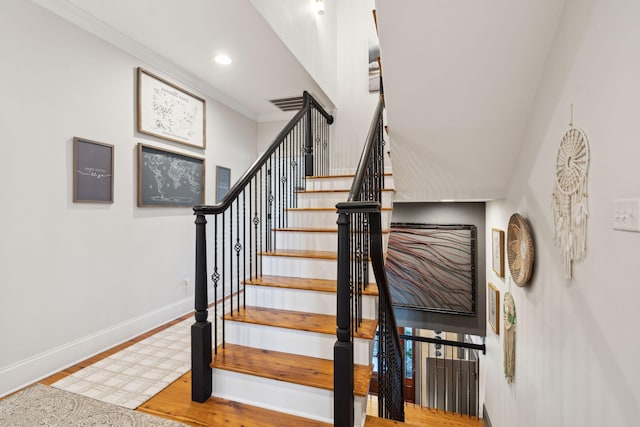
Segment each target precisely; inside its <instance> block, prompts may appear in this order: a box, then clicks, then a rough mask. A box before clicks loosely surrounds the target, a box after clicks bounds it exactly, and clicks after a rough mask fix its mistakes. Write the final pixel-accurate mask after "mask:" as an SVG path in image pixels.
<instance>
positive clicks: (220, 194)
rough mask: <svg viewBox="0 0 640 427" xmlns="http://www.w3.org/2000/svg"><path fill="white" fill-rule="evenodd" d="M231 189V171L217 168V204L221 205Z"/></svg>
mask: <svg viewBox="0 0 640 427" xmlns="http://www.w3.org/2000/svg"><path fill="white" fill-rule="evenodd" d="M229 188H231V169H229V168H225V167H224V166H216V203H220V202H221V201H222V199H224V196H226V195H227V193H228V192H229Z"/></svg>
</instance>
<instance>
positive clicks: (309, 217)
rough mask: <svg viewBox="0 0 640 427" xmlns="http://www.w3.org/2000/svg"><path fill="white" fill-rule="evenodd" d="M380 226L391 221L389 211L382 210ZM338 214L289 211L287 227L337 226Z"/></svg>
mask: <svg viewBox="0 0 640 427" xmlns="http://www.w3.org/2000/svg"><path fill="white" fill-rule="evenodd" d="M381 216H382V218H381V220H382V228H385V229H386V228H388V227H389V224H390V223H391V211H382V213H381ZM337 221H338V214H337V213H336V212H335V211H289V213H288V221H287V227H291V228H294V227H316V228H337Z"/></svg>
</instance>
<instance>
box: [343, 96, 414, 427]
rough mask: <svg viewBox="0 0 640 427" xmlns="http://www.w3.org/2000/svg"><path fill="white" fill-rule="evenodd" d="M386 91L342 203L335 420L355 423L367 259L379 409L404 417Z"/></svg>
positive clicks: (382, 414) (386, 415) (386, 414)
mask: <svg viewBox="0 0 640 427" xmlns="http://www.w3.org/2000/svg"><path fill="white" fill-rule="evenodd" d="M383 111H384V97H383V96H380V100H379V102H378V107H377V108H376V111H375V114H374V117H373V120H372V122H371V127H370V128H369V134H368V136H367V141H366V143H365V147H364V150H363V152H362V156H361V158H360V163H359V165H358V169H357V172H356V176H355V178H354V180H353V184H352V186H351V191H350V192H349V197H348V199H347V201H346V202H343V203H338V204H337V205H336V208H337V209H338V312H337V324H338V328H337V341H336V343H335V346H334V390H335V398H334V416H335V419H334V422H335V425H336V426H341V427H342V426H344V427H346V426H353V421H354V412H353V410H354V397H353V385H354V384H353V378H354V377H353V337H354V332H355V331H357V330H358V327H359V325H360V322H361V320H362V293H363V291H364V290H365V289H366V288H367V286H369V263H371V267H372V268H373V273H374V275H375V281H376V283H377V285H378V291H379V297H378V340H379V344H378V415H379V416H380V417H383V418H390V419H394V420H397V421H404V388H403V385H402V380H403V377H404V374H403V369H404V368H403V367H404V365H403V356H402V346H401V345H400V339H399V337H398V328H397V325H396V319H395V316H394V313H393V307H392V304H391V295H390V293H389V287H388V284H387V276H386V273H385V269H384V254H383V244H382V225H381V222H382V221H381V214H380V211H381V202H382V190H383V188H384V145H385V141H384V123H383Z"/></svg>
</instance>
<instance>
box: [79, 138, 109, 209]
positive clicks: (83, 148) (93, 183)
mask: <svg viewBox="0 0 640 427" xmlns="http://www.w3.org/2000/svg"><path fill="white" fill-rule="evenodd" d="M113 150H114V147H113V145H109V144H103V143H102V142H96V141H90V140H88V139H82V138H77V137H75V138H73V201H74V202H88V203H113Z"/></svg>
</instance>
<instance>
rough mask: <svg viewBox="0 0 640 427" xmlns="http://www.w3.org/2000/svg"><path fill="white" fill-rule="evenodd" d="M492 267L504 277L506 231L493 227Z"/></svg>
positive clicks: (499, 275)
mask: <svg viewBox="0 0 640 427" xmlns="http://www.w3.org/2000/svg"><path fill="white" fill-rule="evenodd" d="M491 268H493V271H495V273H496V274H497V275H498V277H504V231H502V230H498V229H497V228H492V229H491Z"/></svg>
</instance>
